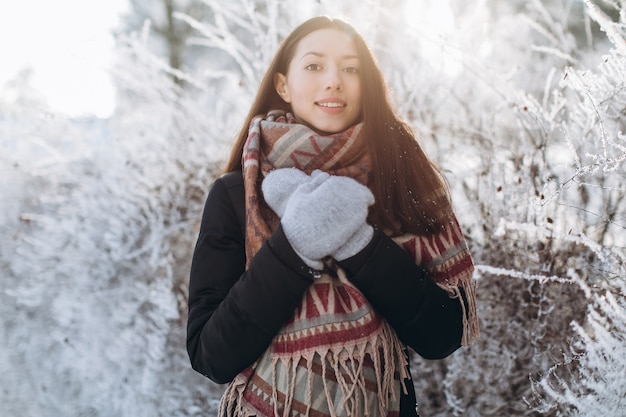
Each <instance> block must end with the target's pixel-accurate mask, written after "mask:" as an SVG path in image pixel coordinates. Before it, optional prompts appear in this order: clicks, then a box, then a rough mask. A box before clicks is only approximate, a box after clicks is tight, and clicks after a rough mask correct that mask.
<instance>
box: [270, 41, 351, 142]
mask: <svg viewBox="0 0 626 417" xmlns="http://www.w3.org/2000/svg"><path fill="white" fill-rule="evenodd" d="M359 68H360V67H359V59H358V57H357V51H356V46H355V44H354V42H353V41H352V40H351V39H350V37H349V36H348V35H347V34H346V33H344V32H342V31H340V30H337V29H320V30H317V31H315V32H311V33H310V34H308V35H307V36H305V37H304V38H302V40H301V41H300V42H299V43H298V45H297V47H296V50H295V53H294V56H293V59H292V60H291V62H290V63H289V68H288V69H287V74H280V73H278V74H276V76H275V78H274V85H275V87H276V91H277V92H278V94H279V95H280V97H281V98H282V99H283V100H284V101H285V102H287V103H289V104H290V105H291V110H292V112H293V114H294V116H295V118H296V120H297V121H298V122H299V123H302V124H305V125H308V126H309V127H311V128H313V129H314V130H316V131H317V132H318V133H322V134H330V133H338V132H342V131H344V130H346V129H348V128H349V127H351V126H353V125H355V124H356V123H357V121H358V120H359V118H360V116H361V78H360V75H359Z"/></svg>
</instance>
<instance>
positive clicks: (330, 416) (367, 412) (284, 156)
mask: <svg viewBox="0 0 626 417" xmlns="http://www.w3.org/2000/svg"><path fill="white" fill-rule="evenodd" d="M361 128H362V125H361V124H358V125H356V126H353V127H351V128H350V129H348V130H347V131H345V132H342V133H338V134H334V135H330V136H320V135H318V134H316V133H315V132H313V131H312V130H311V129H309V128H308V127H306V126H303V125H300V124H297V123H296V122H295V119H294V118H293V116H292V115H291V114H289V113H287V114H285V113H284V112H282V111H273V112H270V113H269V114H268V115H267V116H266V117H262V116H259V117H256V118H255V119H254V120H253V121H252V123H251V125H250V130H249V135H248V138H247V141H246V144H245V146H244V152H243V176H244V188H245V197H246V252H247V253H246V254H247V259H248V260H250V259H252V257H253V256H254V254H255V253H256V252H257V251H258V250H259V249H260V247H261V245H262V244H263V242H265V241H266V240H267V239H268V238H269V237H270V235H271V233H272V232H273V230H274V229H275V228H276V227H277V225H278V223H279V221H280V219H278V218H277V216H276V215H275V214H274V213H273V211H272V210H271V209H269V207H267V205H266V204H265V202H264V201H263V198H262V195H261V192H260V182H261V180H262V178H263V177H264V176H265V175H266V174H267V173H269V172H270V171H271V170H273V169H275V168H287V167H295V168H298V169H300V170H302V171H304V172H305V173H307V174H310V173H311V172H312V171H313V170H315V169H321V170H323V171H326V172H328V173H330V174H333V175H344V176H348V177H351V178H354V179H355V180H357V181H359V182H360V183H362V184H365V185H366V184H367V179H368V174H369V168H370V163H369V158H368V155H367V153H366V152H363V151H362V150H363V149H364V147H363V146H360V145H361V144H360V143H359V141H360V140H361V137H360V135H359V133H360V132H361ZM360 150H361V151H360ZM394 241H396V243H398V245H400V246H401V247H403V248H404V249H405V250H406V251H407V252H408V253H409V254H410V255H411V256H412V257H413V259H414V260H415V262H416V263H418V264H423V265H425V266H426V267H427V268H428V269H429V270H430V272H431V276H432V278H433V279H434V280H435V282H437V283H438V284H439V285H440V286H441V287H443V288H445V289H446V290H447V291H448V292H449V294H450V296H451V297H455V298H457V297H458V298H459V299H460V294H461V290H460V289H461V288H462V289H463V291H464V292H465V295H466V298H467V301H468V306H467V308H465V307H464V317H463V321H464V325H465V326H464V334H463V344H468V343H470V342H471V341H472V340H473V339H474V338H475V337H477V336H478V323H477V319H476V311H475V303H474V299H475V288H474V283H473V282H472V279H471V278H472V271H473V268H474V267H473V262H472V258H471V256H470V254H469V251H468V248H467V245H466V243H465V239H464V237H463V234H462V232H461V229H460V227H459V225H458V223H457V222H456V221H455V222H453V224H452V225H451V226H450V227H449V228H447V229H445V230H444V231H443V232H441V233H440V234H438V235H434V236H414V235H404V236H399V237H395V238H394ZM335 274H336V277H331V276H330V275H328V274H324V275H322V278H320V279H318V280H315V282H314V284H313V285H311V286H310V287H309V289H308V290H307V291H306V293H305V294H304V296H303V299H302V303H301V305H300V307H298V308H297V309H296V311H295V312H294V315H293V317H292V318H291V320H289V322H288V323H286V324H285V325H284V326H283V328H282V329H281V330H280V331H279V333H278V334H277V335H276V336H275V338H274V339H273V341H272V344H271V345H270V347H269V348H268V349H267V351H266V352H265V353H264V354H263V355H262V356H261V358H259V359H258V360H257V361H256V362H255V363H254V364H252V365H251V366H250V367H249V368H248V369H246V370H244V371H243V372H241V373H240V374H239V375H237V376H236V377H235V379H234V380H233V381H232V382H231V383H230V385H229V386H228V388H227V389H226V392H225V393H224V395H223V396H222V402H221V404H220V411H219V415H220V417H222V416H228V417H230V416H237V417H239V416H258V417H263V416H268V417H269V416H289V417H297V416H319V417H340V416H346V417H347V416H361V415H363V416H372V417H394V416H398V415H399V411H400V395H401V390H406V388H405V387H404V383H403V381H404V379H405V378H407V377H408V372H407V358H406V356H405V353H404V351H403V346H402V343H401V342H400V341H399V340H398V338H397V336H396V334H395V332H394V331H393V329H391V327H390V326H389V325H388V323H387V322H386V321H385V320H384V319H383V318H382V317H381V316H379V315H378V314H377V313H376V312H375V311H374V310H373V308H372V307H371V306H370V305H369V303H368V301H367V299H366V298H365V297H364V296H363V295H362V294H361V293H360V292H359V290H358V289H357V288H356V287H354V286H353V285H352V284H351V283H350V281H349V280H348V279H347V278H346V276H345V273H344V272H343V270H341V269H340V268H338V269H337V270H336V271H335ZM461 305H463V303H462V302H461Z"/></svg>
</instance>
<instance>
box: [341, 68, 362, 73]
mask: <svg viewBox="0 0 626 417" xmlns="http://www.w3.org/2000/svg"><path fill="white" fill-rule="evenodd" d="M344 71H345V72H347V73H349V74H358V73H359V69H358V68H357V67H346V68H344Z"/></svg>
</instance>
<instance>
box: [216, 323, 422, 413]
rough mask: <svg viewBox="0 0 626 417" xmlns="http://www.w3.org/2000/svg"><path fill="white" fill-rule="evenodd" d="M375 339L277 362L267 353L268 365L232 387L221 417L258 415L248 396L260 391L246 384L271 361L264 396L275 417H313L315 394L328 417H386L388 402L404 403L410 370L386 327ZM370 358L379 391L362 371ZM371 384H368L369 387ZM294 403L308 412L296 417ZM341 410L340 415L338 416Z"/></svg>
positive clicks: (256, 366) (251, 370)
mask: <svg viewBox="0 0 626 417" xmlns="http://www.w3.org/2000/svg"><path fill="white" fill-rule="evenodd" d="M374 336H375V337H373V338H371V340H368V341H367V342H365V343H360V344H358V345H354V346H351V347H346V346H340V347H333V348H332V349H328V350H326V349H325V350H323V351H318V350H315V351H311V352H308V353H307V354H306V355H304V354H303V355H301V356H296V357H293V356H282V357H279V356H277V355H274V354H272V352H271V349H269V350H268V351H266V353H265V354H264V355H270V356H271V359H270V360H269V361H266V360H264V358H263V357H262V358H260V359H259V360H258V361H257V362H256V363H255V364H253V365H252V366H251V367H250V368H248V369H247V370H246V371H244V372H242V373H240V374H239V375H237V377H235V379H234V380H233V381H232V382H231V383H230V385H229V386H228V388H227V389H226V391H225V392H224V394H223V395H222V399H221V402H220V407H219V411H218V415H219V416H220V417H252V416H256V415H259V414H260V413H259V410H256V409H255V408H254V405H253V404H251V402H250V401H249V399H248V398H245V396H244V394H245V393H246V392H259V390H256V389H254V388H252V389H250V388H249V387H248V385H249V384H254V383H255V376H254V375H253V374H254V373H256V372H263V371H264V370H263V369H259V365H260V364H261V363H263V362H269V363H270V365H269V367H270V371H271V379H270V381H271V384H270V385H271V395H270V396H268V395H267V393H263V394H261V395H263V396H264V398H263V400H264V401H265V402H271V406H272V407H273V410H274V411H273V414H274V416H276V417H279V416H282V417H293V416H300V415H302V416H309V415H310V412H311V409H312V408H311V407H312V404H313V401H315V400H316V399H315V398H313V392H314V391H315V392H319V391H321V392H323V394H324V397H325V401H326V404H327V406H328V412H329V414H328V415H329V416H330V417H341V416H370V417H374V416H376V417H378V416H387V415H388V409H389V406H390V403H399V401H400V398H399V396H400V391H399V389H398V388H401V389H402V390H403V392H404V393H407V387H406V385H405V383H404V380H405V379H406V378H410V375H409V373H408V371H407V366H408V358H407V357H406V354H405V351H404V347H403V346H402V343H401V342H400V341H399V340H398V338H397V337H396V336H395V333H394V331H393V330H392V329H391V328H390V327H389V325H388V324H387V323H386V322H383V326H382V327H381V330H380V331H379V332H377V333H376V334H375V335H374ZM368 359H369V360H371V366H373V373H374V376H375V378H374V379H375V383H376V384H377V389H376V392H373V391H371V390H368V389H367V388H366V384H368V380H367V379H366V376H367V375H366V372H365V370H364V368H365V367H366V366H367V365H366V364H365V362H366V361H367V360H368ZM315 367H319V369H321V374H322V377H321V381H322V384H323V388H322V389H319V388H315V387H314V375H315V370H314V368H315ZM281 368H282V369H281ZM325 375H333V376H334V377H335V378H336V384H337V385H336V387H333V386H331V384H330V382H329V380H328V378H326V377H324V376H325ZM373 382H374V381H369V383H370V384H371V383H373ZM299 383H305V384H306V386H305V387H298V384H299ZM282 385H286V386H282ZM398 385H399V387H398ZM297 391H301V393H304V394H303V395H302V394H301V399H300V400H297V399H296V396H297ZM279 394H280V396H279ZM338 394H339V395H338ZM372 394H375V395H377V398H376V399H372V398H370V396H371V395H372ZM265 397H267V398H265ZM337 398H340V399H341V400H340V402H339V403H336V401H335V400H336V399H337ZM294 400H295V401H296V402H300V403H304V404H306V409H305V410H304V411H303V412H294V409H293V407H294ZM318 400H319V399H318ZM375 404H378V407H377V408H378V409H377V410H376V408H373V409H372V406H373V405H375ZM337 410H340V413H338V411H337ZM318 412H319V410H318Z"/></svg>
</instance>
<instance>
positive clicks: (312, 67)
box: [304, 64, 322, 71]
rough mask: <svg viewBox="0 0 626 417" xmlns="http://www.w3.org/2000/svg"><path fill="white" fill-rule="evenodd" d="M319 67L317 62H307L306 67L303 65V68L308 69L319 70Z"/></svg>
mask: <svg viewBox="0 0 626 417" xmlns="http://www.w3.org/2000/svg"><path fill="white" fill-rule="evenodd" d="M321 68H322V67H321V65H319V64H309V65H307V66H306V67H304V69H306V70H309V71H319V70H320V69H321Z"/></svg>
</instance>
